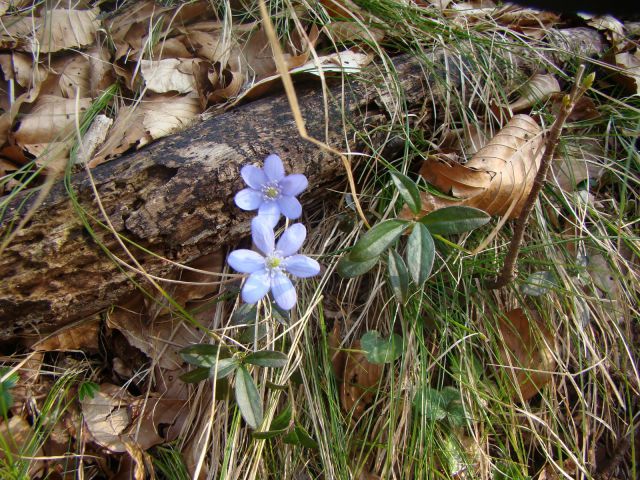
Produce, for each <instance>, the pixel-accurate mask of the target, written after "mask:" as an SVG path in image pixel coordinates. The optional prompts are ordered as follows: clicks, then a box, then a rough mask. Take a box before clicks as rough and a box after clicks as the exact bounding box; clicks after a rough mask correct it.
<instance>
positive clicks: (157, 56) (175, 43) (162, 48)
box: [152, 35, 192, 61]
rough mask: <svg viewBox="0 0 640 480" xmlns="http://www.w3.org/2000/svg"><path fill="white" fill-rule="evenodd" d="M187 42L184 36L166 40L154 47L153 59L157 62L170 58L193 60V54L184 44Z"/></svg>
mask: <svg viewBox="0 0 640 480" xmlns="http://www.w3.org/2000/svg"><path fill="white" fill-rule="evenodd" d="M185 40H186V39H185V37H184V35H180V36H179V37H173V38H167V39H164V40H163V41H161V42H159V43H158V44H157V45H156V46H155V47H153V57H152V58H153V59H154V60H156V61H157V60H167V59H170V58H183V59H186V58H191V57H192V52H190V51H189V50H187V47H186V46H185V44H184V42H185Z"/></svg>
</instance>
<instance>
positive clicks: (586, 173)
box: [547, 139, 604, 192]
mask: <svg viewBox="0 0 640 480" xmlns="http://www.w3.org/2000/svg"><path fill="white" fill-rule="evenodd" d="M602 152H603V146H602V145H601V144H600V143H599V142H598V141H595V140H587V139H585V140H584V141H582V142H580V143H579V144H577V145H573V146H568V147H567V148H566V150H565V152H563V153H564V155H562V156H556V157H555V158H554V159H553V163H552V164H551V173H549V175H548V176H547V178H548V179H549V180H553V181H555V183H556V185H558V186H559V187H560V188H561V189H562V190H564V191H565V192H572V191H574V190H575V189H576V185H578V184H579V183H580V182H582V181H584V180H587V179H591V180H596V179H598V178H600V176H601V175H602V172H603V169H604V167H603V165H602ZM556 153H558V152H557V151H556Z"/></svg>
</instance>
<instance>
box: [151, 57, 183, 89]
mask: <svg viewBox="0 0 640 480" xmlns="http://www.w3.org/2000/svg"><path fill="white" fill-rule="evenodd" d="M140 70H141V71H142V78H144V81H145V84H146V86H147V88H148V89H149V90H151V91H152V92H156V93H167V92H178V93H189V92H192V91H193V90H194V89H195V80H194V78H193V60H190V59H180V58H168V59H166V60H158V61H149V60H141V61H140Z"/></svg>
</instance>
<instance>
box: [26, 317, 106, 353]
mask: <svg viewBox="0 0 640 480" xmlns="http://www.w3.org/2000/svg"><path fill="white" fill-rule="evenodd" d="M99 330H100V317H94V318H92V319H90V320H89V321H83V322H81V323H77V324H74V325H70V326H67V327H64V328H62V329H60V330H59V331H58V332H56V333H55V334H53V335H49V336H48V337H47V338H45V339H43V340H41V341H39V342H37V343H36V344H35V345H33V346H32V347H31V349H32V350H36V351H42V352H50V351H52V350H58V351H69V350H84V351H93V352H97V351H98V331H99Z"/></svg>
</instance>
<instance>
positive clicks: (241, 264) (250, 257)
mask: <svg viewBox="0 0 640 480" xmlns="http://www.w3.org/2000/svg"><path fill="white" fill-rule="evenodd" d="M227 262H228V263H229V266H230V267H231V268H233V269H234V270H236V271H238V272H242V273H253V272H257V271H258V270H260V269H263V268H264V257H263V256H262V255H260V254H259V253H258V252H254V251H253V250H245V249H241V250H234V251H233V252H231V253H230V254H229V258H228V259H227Z"/></svg>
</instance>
